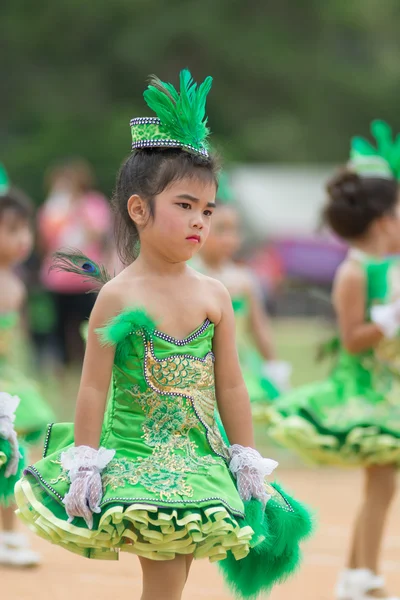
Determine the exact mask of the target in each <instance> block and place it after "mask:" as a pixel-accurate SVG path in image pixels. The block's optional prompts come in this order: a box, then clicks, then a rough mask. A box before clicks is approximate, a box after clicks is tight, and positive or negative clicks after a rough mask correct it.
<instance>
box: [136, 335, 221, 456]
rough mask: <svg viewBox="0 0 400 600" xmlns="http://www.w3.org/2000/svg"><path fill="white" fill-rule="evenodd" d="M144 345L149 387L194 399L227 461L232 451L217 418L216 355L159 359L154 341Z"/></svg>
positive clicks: (213, 445) (212, 443)
mask: <svg viewBox="0 0 400 600" xmlns="http://www.w3.org/2000/svg"><path fill="white" fill-rule="evenodd" d="M144 344H145V365H144V375H145V379H146V382H147V384H148V386H149V387H150V388H151V389H152V390H154V391H155V392H156V393H157V394H161V395H163V396H173V397H175V398H187V399H188V400H190V402H191V404H192V407H193V410H194V413H195V415H196V417H197V419H198V420H199V421H200V423H201V424H202V425H203V427H204V428H205V430H206V435H207V439H208V443H209V444H210V446H211V448H212V449H213V450H214V452H215V453H216V454H218V455H219V456H221V457H222V458H224V459H225V460H227V459H228V449H227V447H226V445H225V443H224V441H223V439H222V437H221V434H220V431H219V429H218V426H217V423H216V421H215V416H214V411H215V405H216V399H215V387H214V355H213V354H212V352H209V353H208V354H207V355H206V356H205V357H204V358H196V357H194V356H192V355H190V354H174V355H172V356H168V357H167V358H164V359H158V358H156V356H155V354H154V346H153V341H152V340H151V339H146V337H145V336H144Z"/></svg>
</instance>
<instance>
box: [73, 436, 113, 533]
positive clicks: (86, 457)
mask: <svg viewBox="0 0 400 600" xmlns="http://www.w3.org/2000/svg"><path fill="white" fill-rule="evenodd" d="M114 454H115V450H106V449H105V448H100V449H99V450H95V449H94V448H90V447H89V446H78V447H76V446H75V447H73V448H70V449H69V450H67V451H66V452H63V453H62V455H61V465H62V467H63V468H64V469H65V470H66V471H68V475H69V478H70V481H71V487H70V488H69V491H68V493H67V494H66V495H65V497H64V500H63V502H64V504H65V510H66V512H67V515H68V522H69V523H70V522H71V521H72V520H73V519H74V518H75V517H82V518H83V519H85V522H86V525H87V526H88V528H89V529H92V528H93V513H99V512H100V510H101V509H100V502H101V499H102V497H103V486H102V482H101V472H102V471H103V469H104V468H105V467H106V466H107V465H108V463H109V462H110V461H111V460H112V459H113V458H114Z"/></svg>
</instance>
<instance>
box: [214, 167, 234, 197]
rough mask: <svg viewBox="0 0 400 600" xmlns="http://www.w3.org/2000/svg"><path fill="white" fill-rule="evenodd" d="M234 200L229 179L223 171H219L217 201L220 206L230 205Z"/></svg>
mask: <svg viewBox="0 0 400 600" xmlns="http://www.w3.org/2000/svg"><path fill="white" fill-rule="evenodd" d="M234 200H235V195H234V193H233V190H232V187H231V184H230V181H229V177H228V175H227V174H226V173H225V171H221V173H220V174H219V177H218V191H217V201H219V202H220V203H221V204H232V203H233V202H234Z"/></svg>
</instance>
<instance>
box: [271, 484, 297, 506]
mask: <svg viewBox="0 0 400 600" xmlns="http://www.w3.org/2000/svg"><path fill="white" fill-rule="evenodd" d="M265 491H266V492H267V494H268V496H270V498H269V500H268V502H271V503H272V504H275V505H276V506H277V507H278V508H281V509H282V510H284V511H285V512H294V510H293V508H292V506H291V505H290V504H289V501H288V499H287V498H285V496H284V495H283V494H281V493H280V491H279V490H277V489H276V487H275V486H273V485H271V484H270V483H265Z"/></svg>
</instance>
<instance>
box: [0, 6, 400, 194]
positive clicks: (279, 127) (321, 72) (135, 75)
mask: <svg viewBox="0 0 400 600" xmlns="http://www.w3.org/2000/svg"><path fill="white" fill-rule="evenodd" d="M399 22H400V3H399V2H398V0H384V1H381V0H329V1H328V2H322V1H321V0H301V1H296V0H278V1H277V0H258V1H257V0H246V1H243V0H240V1H239V0H203V1H202V2H200V1H199V0H112V1H110V0H84V1H83V0H56V1H55V2H43V0H37V1H36V2H30V1H28V0H3V1H2V3H1V5H0V28H1V35H0V66H1V73H2V77H1V94H0V140H1V146H0V160H1V161H3V162H4V163H5V164H6V166H7V168H8V169H9V172H10V174H11V177H12V178H13V180H14V181H15V182H18V183H19V184H20V185H21V186H23V187H25V188H26V189H27V190H28V191H30V192H31V193H32V194H33V195H34V197H35V198H36V199H37V201H40V200H41V199H42V197H43V174H44V171H45V169H46V167H47V166H48V165H49V164H51V163H53V162H54V161H56V160H57V159H60V158H63V157H69V156H76V155H83V156H85V157H86V158H88V159H89V160H90V161H91V162H92V163H93V165H94V167H95V169H96V173H97V176H98V179H99V183H100V187H101V188H102V189H103V191H104V192H105V193H107V194H110V192H111V190H112V187H113V182H114V178H115V173H116V170H117V168H118V165H119V164H120V162H121V160H122V158H123V157H124V156H125V155H126V154H128V153H129V150H130V132H129V119H130V118H131V117H133V116H140V115H145V114H148V111H146V107H145V105H144V102H143V100H142V92H143V89H144V86H145V81H146V77H147V76H148V74H150V73H156V74H157V75H159V76H160V77H161V79H164V80H168V81H172V82H174V83H176V82H177V73H178V71H179V70H180V69H181V68H183V67H185V66H188V67H189V68H190V69H191V71H192V73H193V75H194V76H195V78H196V79H197V80H200V79H202V78H203V77H205V76H206V75H208V74H212V75H213V77H214V86H213V89H212V92H211V94H210V96H209V102H208V112H209V120H210V125H211V128H212V130H213V142H214V144H215V145H216V146H217V148H218V149H219V150H220V151H221V152H222V153H223V155H224V157H225V158H226V159H228V160H229V161H241V162H247V161H249V162H291V163H293V162H297V163H305V162H327V161H329V162H341V161H343V160H345V159H346V157H347V152H348V142H349V137H350V136H351V135H353V134H354V133H360V134H366V133H367V128H368V124H369V121H370V120H371V119H372V118H374V117H378V116H379V117H381V118H385V119H387V120H388V121H389V122H390V123H391V124H392V125H393V126H394V128H396V129H397V130H400V115H399V114H398V113H399V110H398V104H397V103H398V101H399V98H400V78H399V67H398V57H399V50H400V41H399V28H398V24H399Z"/></svg>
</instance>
